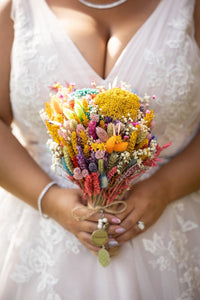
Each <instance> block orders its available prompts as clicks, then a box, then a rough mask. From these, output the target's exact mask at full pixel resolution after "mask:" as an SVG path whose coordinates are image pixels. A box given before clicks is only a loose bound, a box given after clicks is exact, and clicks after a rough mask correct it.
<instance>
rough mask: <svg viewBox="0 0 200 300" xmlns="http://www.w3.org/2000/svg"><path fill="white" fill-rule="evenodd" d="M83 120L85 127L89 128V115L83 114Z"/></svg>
mask: <svg viewBox="0 0 200 300" xmlns="http://www.w3.org/2000/svg"><path fill="white" fill-rule="evenodd" d="M82 118H83V122H82V123H83V125H84V126H85V127H87V126H88V123H89V119H88V117H87V115H86V114H83V116H82Z"/></svg>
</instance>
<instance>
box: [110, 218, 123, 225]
mask: <svg viewBox="0 0 200 300" xmlns="http://www.w3.org/2000/svg"><path fill="white" fill-rule="evenodd" d="M111 221H112V223H114V224H120V223H121V220H120V219H118V218H112V219H111Z"/></svg>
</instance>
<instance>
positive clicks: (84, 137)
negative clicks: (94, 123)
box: [79, 130, 88, 146]
mask: <svg viewBox="0 0 200 300" xmlns="http://www.w3.org/2000/svg"><path fill="white" fill-rule="evenodd" d="M79 135H80V137H81V144H82V145H83V146H84V145H86V144H87V141H88V139H87V135H86V133H85V131H83V130H81V132H80V133H79Z"/></svg>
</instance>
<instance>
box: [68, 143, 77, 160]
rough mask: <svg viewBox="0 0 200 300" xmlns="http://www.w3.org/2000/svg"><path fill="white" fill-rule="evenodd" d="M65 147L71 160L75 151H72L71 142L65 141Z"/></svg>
mask: <svg viewBox="0 0 200 300" xmlns="http://www.w3.org/2000/svg"><path fill="white" fill-rule="evenodd" d="M66 147H67V151H68V153H69V157H70V158H71V160H73V157H74V156H75V153H74V150H73V148H72V146H71V144H69V143H67V144H66Z"/></svg>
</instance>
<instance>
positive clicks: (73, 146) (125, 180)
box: [41, 83, 168, 206]
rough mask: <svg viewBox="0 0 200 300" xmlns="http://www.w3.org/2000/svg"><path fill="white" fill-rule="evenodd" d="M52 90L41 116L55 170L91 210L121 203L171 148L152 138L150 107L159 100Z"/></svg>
mask: <svg viewBox="0 0 200 300" xmlns="http://www.w3.org/2000/svg"><path fill="white" fill-rule="evenodd" d="M53 90H54V91H55V93H54V94H51V95H50V101H49V102H47V103H46V107H45V109H44V110H43V111H42V112H41V116H42V119H43V120H44V122H45V124H46V127H47V130H48V132H49V134H50V136H51V139H49V140H48V143H47V144H48V146H49V149H50V151H51V153H52V167H53V168H54V169H55V168H56V166H61V167H62V168H63V169H64V170H65V174H66V176H67V177H68V178H69V179H70V180H71V181H73V182H75V183H76V184H77V185H78V186H79V187H80V189H81V190H82V191H83V196H84V199H85V200H86V201H87V203H90V204H92V205H93V206H97V205H101V206H105V205H109V204H111V203H112V202H113V201H116V200H120V199H121V198H122V196H123V195H124V193H125V191H126V190H127V189H129V188H130V186H131V184H132V182H133V179H135V178H136V177H137V176H138V175H140V174H142V173H143V172H145V171H146V170H147V169H148V168H150V167H152V166H155V165H156V161H157V160H158V158H157V157H158V155H159V154H160V152H161V151H162V149H164V148H166V147H167V146H168V145H165V146H164V147H162V148H161V147H160V146H159V145H158V143H157V139H156V137H155V136H154V135H153V134H152V124H153V122H152V120H153V118H154V113H153V110H150V109H149V102H150V100H151V99H154V98H155V96H152V97H149V96H147V95H144V97H143V98H142V97H139V96H138V95H136V94H135V93H132V92H131V91H130V90H129V89H126V85H121V86H120V87H113V88H109V89H106V88H105V87H98V86H96V85H95V84H94V85H93V86H92V87H91V88H84V89H77V88H76V87H75V85H69V86H67V87H63V86H61V85H60V84H59V83H56V84H55V85H54V86H53Z"/></svg>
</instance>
